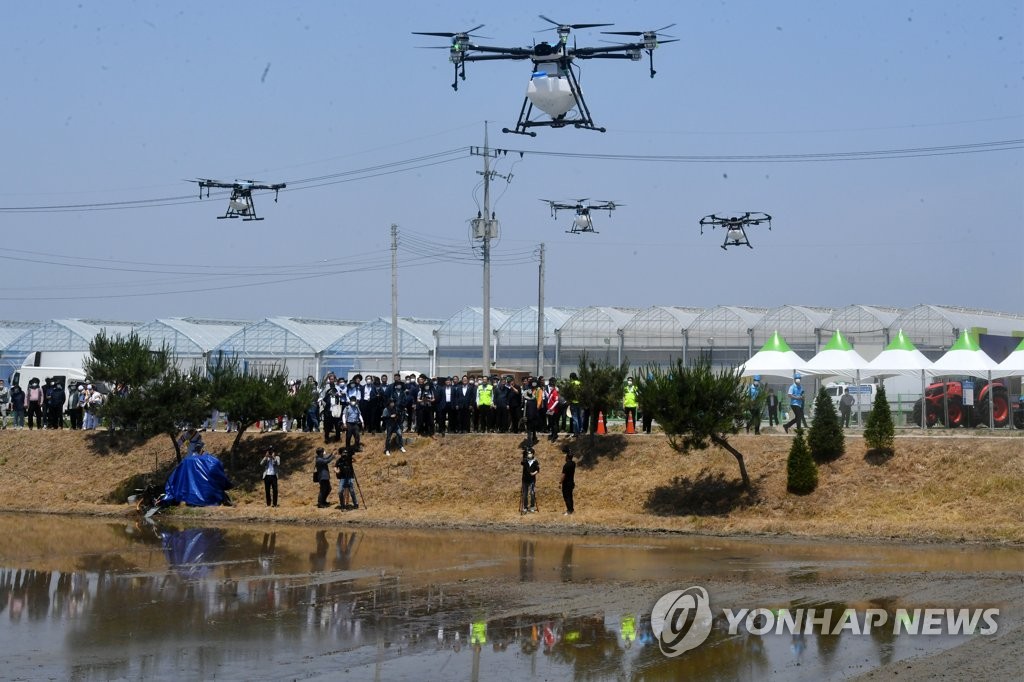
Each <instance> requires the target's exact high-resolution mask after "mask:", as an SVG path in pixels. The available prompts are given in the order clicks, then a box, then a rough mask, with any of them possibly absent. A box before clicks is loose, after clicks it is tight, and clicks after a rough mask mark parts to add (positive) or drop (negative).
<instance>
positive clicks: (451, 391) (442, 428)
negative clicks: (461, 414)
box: [434, 377, 456, 436]
mask: <svg viewBox="0 0 1024 682" xmlns="http://www.w3.org/2000/svg"><path fill="white" fill-rule="evenodd" d="M455 391H456V389H455V387H454V386H452V378H451V377H445V378H444V382H443V383H441V381H440V380H438V383H436V384H435V388H434V421H435V424H436V426H437V432H438V433H440V434H441V435H442V436H443V435H444V434H445V433H447V432H448V430H449V429H451V428H452V423H451V422H452V414H453V412H454V410H453V408H454V403H455Z"/></svg>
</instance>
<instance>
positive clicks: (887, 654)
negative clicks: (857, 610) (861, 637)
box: [868, 597, 897, 665]
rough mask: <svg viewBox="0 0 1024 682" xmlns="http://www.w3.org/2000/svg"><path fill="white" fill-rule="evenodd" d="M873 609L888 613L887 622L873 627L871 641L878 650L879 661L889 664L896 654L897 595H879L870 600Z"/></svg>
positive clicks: (882, 663) (881, 663)
mask: <svg viewBox="0 0 1024 682" xmlns="http://www.w3.org/2000/svg"><path fill="white" fill-rule="evenodd" d="M868 603H869V604H870V605H871V606H870V607H869V608H872V609H884V610H885V614H886V620H885V623H883V624H882V625H876V626H874V627H872V628H871V641H872V642H873V643H874V645H875V649H876V650H877V651H878V663H879V664H880V665H887V664H889V663H891V662H892V660H893V655H894V654H895V642H896V635H895V634H893V633H894V628H893V621H894V620H895V619H896V604H897V600H896V598H895V597H879V598H878V599H872V600H871V601H869V602H868Z"/></svg>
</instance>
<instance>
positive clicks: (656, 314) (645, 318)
mask: <svg viewBox="0 0 1024 682" xmlns="http://www.w3.org/2000/svg"><path fill="white" fill-rule="evenodd" d="M704 311H705V309H704V308H683V307H680V306H664V305H654V306H651V307H650V308H645V309H644V310H641V311H640V312H638V313H637V314H636V315H634V316H633V318H632V319H631V320H630V321H629V322H627V323H626V324H625V325H623V327H622V331H623V332H624V333H626V334H635V335H647V336H650V335H651V334H652V333H653V334H655V335H664V334H670V335H672V336H678V337H682V335H683V330H684V329H686V328H688V327H689V326H690V325H691V324H693V322H694V320H696V319H697V318H698V317H700V316H701V314H703V313H704Z"/></svg>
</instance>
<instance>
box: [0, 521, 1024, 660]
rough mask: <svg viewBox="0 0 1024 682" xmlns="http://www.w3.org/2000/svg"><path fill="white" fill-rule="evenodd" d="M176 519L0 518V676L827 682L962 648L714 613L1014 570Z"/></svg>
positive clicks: (795, 546)
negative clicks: (767, 628) (707, 613)
mask: <svg viewBox="0 0 1024 682" xmlns="http://www.w3.org/2000/svg"><path fill="white" fill-rule="evenodd" d="M181 523H182V522H181V520H180V519H175V525H165V524H163V523H162V522H161V524H159V525H157V524H150V523H147V522H144V521H141V520H139V521H137V520H134V519H130V520H129V519H125V520H118V521H112V520H109V519H107V520H102V519H82V518H73V517H55V516H39V517H36V516H25V515H0V538H2V539H0V641H2V642H3V646H2V654H0V661H2V665H3V669H4V677H5V678H6V679H26V680H38V679H70V680H106V679H145V680H150V679H175V680H178V679H215V678H216V679H228V680H253V679H274V680H277V679H321V678H323V679H336V678H339V677H341V676H343V675H344V676H345V677H346V678H348V679H382V680H396V679H410V680H440V679H453V680H462V679H485V680H521V679H548V680H559V679H570V678H580V677H583V678H588V679H641V678H642V679H682V678H684V677H686V678H691V679H719V680H735V679H749V680H755V679H756V680H760V679H766V678H777V679H787V680H794V679H795V680H801V679H806V680H812V679H813V680H818V679H841V678H845V677H851V676H855V675H857V674H861V673H864V672H866V671H870V670H872V669H875V668H877V667H879V666H883V665H886V664H889V663H891V662H893V661H898V660H902V659H906V658H909V657H913V656H918V655H921V654H928V653H929V652H934V651H937V650H943V649H948V648H950V647H953V646H956V645H958V644H961V643H963V642H964V641H966V639H967V638H966V637H965V636H963V635H959V636H954V635H935V636H928V637H924V636H919V637H912V636H907V635H905V634H904V635H897V634H893V632H892V629H891V628H888V627H886V628H876V629H874V630H873V631H872V632H871V633H869V634H861V633H856V632H853V631H851V630H850V629H846V630H843V631H842V632H841V633H838V634H834V635H833V634H822V633H821V632H815V633H810V634H799V633H798V634H792V633H789V632H783V633H781V634H777V633H775V632H769V633H767V634H763V635H758V634H754V633H752V632H750V631H749V630H748V629H747V628H745V627H740V628H739V631H737V632H735V633H733V634H730V633H729V631H728V622H727V619H726V618H725V617H724V616H723V615H721V609H723V608H730V609H738V608H757V607H764V608H768V609H771V610H773V612H776V613H777V612H778V610H779V609H791V610H792V609H797V608H812V607H813V608H816V609H818V612H819V613H822V612H823V611H824V610H825V609H829V610H830V612H831V614H832V615H831V616H830V618H831V622H830V623H829V626H827V627H829V628H831V627H832V626H834V625H835V624H836V622H837V621H838V619H839V617H840V614H841V613H843V611H844V610H846V609H854V610H856V611H857V612H858V613H864V612H865V611H866V610H867V609H876V610H882V611H884V612H885V613H886V614H889V615H891V616H892V618H896V616H897V609H899V608H909V609H913V608H916V607H931V606H941V607H947V606H949V607H954V606H955V607H960V606H971V607H974V606H978V607H980V606H992V605H994V606H1000V605H1004V606H1005V604H1007V603H1009V602H1010V601H1014V600H1019V598H1020V589H1021V588H1020V581H1019V580H1017V581H1016V583H1014V582H1013V581H1012V580H1010V579H1008V578H1007V576H1012V575H1013V574H1014V573H1015V572H1019V571H1020V570H1021V568H1022V567H1024V552H1022V551H1021V550H1018V549H998V548H980V547H950V546H942V547H929V546H919V547H914V546H905V545H893V546H888V545H866V544H860V543H857V544H846V543H811V542H803V543H801V542H792V541H788V542H787V541H776V540H765V539H749V540H735V539H721V538H711V537H693V536H689V537H680V536H670V537H650V536H648V537H620V536H554V535H516V534H511V533H481V532H469V531H460V532H456V531H426V530H390V529H377V528H356V527H353V526H351V525H345V526H342V527H331V528H315V527H304V526H285V525H280V524H268V525H267V526H266V527H259V526H254V525H245V526H243V525H232V526H224V527H201V526H185V525H181ZM945 583H948V585H949V587H948V589H946V588H943V587H942V585H943V584H945ZM693 585H701V586H703V587H705V588H707V591H708V593H709V594H710V595H711V605H712V607H713V610H714V614H715V615H714V621H713V626H712V629H711V633H710V636H709V637H708V639H707V641H705V642H704V643H703V644H702V645H700V646H699V647H697V648H695V649H693V650H691V651H687V652H685V653H683V654H682V655H680V656H677V657H673V658H669V657H666V656H665V655H664V654H663V653H662V651H661V648H660V647H659V643H658V641H657V639H656V637H655V635H654V633H653V631H652V627H651V618H650V615H651V608H652V606H653V605H654V604H655V602H656V601H657V600H658V599H659V597H661V596H662V595H663V594H665V593H666V592H668V591H670V590H675V589H685V588H688V587H690V586H693ZM958 596H959V597H960V600H961V601H963V600H964V599H969V600H971V601H970V603H966V604H961V603H959V602H958V603H951V602H952V600H954V599H955V598H957V597H958ZM1018 603H1019V602H1018ZM1005 610H1006V609H1005V608H1004V611H1005ZM1006 617H1009V618H1010V619H1012V618H1013V617H1014V616H1005V615H1004V619H1005V618H1006ZM1016 617H1018V618H1019V615H1018V616H1016ZM974 636H978V635H974Z"/></svg>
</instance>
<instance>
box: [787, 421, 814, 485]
mask: <svg viewBox="0 0 1024 682" xmlns="http://www.w3.org/2000/svg"><path fill="white" fill-rule="evenodd" d="M817 487H818V465H817V464H815V463H814V458H813V457H811V451H810V449H809V448H808V447H807V442H806V441H805V440H804V432H803V429H797V431H796V438H794V439H793V445H792V447H790V448H789V459H788V460H787V461H786V490H788V491H789V492H791V493H793V494H794V495H807V494H809V493H812V492H814V489H815V488H817Z"/></svg>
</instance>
